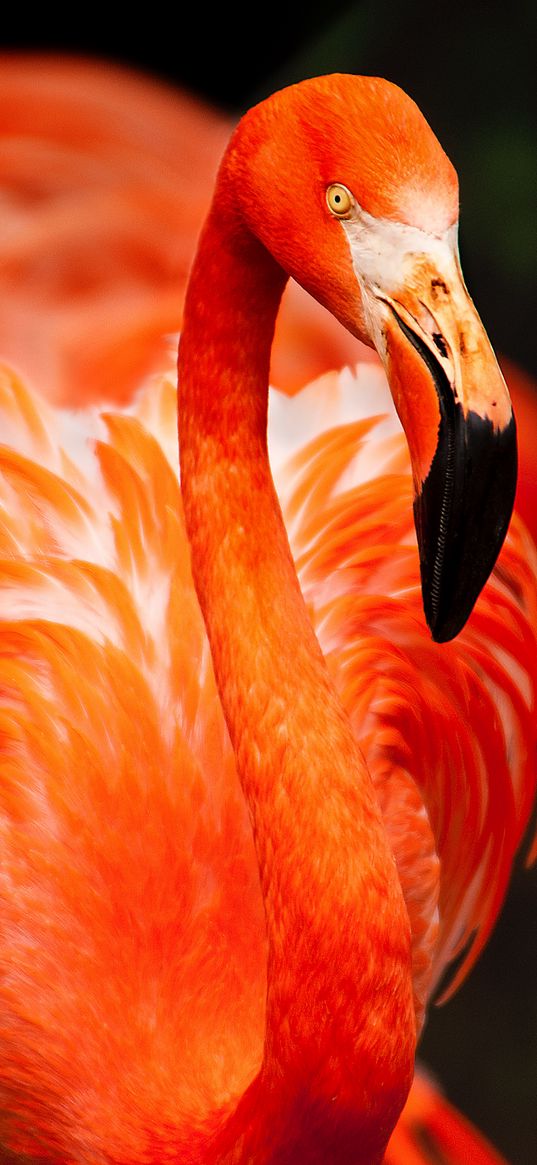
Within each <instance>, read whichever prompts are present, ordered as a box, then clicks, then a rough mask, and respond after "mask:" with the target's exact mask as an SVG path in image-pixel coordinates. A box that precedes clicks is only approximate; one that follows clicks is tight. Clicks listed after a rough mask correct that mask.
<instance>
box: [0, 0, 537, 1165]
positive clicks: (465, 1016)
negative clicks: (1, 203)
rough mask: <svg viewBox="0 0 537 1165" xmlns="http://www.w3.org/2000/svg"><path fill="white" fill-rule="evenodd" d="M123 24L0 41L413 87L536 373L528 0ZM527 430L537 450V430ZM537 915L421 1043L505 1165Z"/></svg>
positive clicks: (489, 290)
mask: <svg viewBox="0 0 537 1165" xmlns="http://www.w3.org/2000/svg"><path fill="white" fill-rule="evenodd" d="M171 12H173V14H174V15H173V19H174V22H176V24H175V23H174V24H173V25H172V24H171V20H172V17H171V15H170V13H171ZM122 20H123V23H122V25H121V27H120V29H119V30H118V31H114V29H113V28H111V27H110V23H109V21H108V20H107V19H106V18H105V16H99V15H98V13H97V12H96V10H95V9H94V8H93V7H89V8H85V9H83V10H80V9H75V10H74V11H73V12H71V13H69V12H68V13H67V15H66V17H65V18H64V19H63V20H62V21H61V22H60V20H59V18H58V17H56V18H54V17H51V16H50V14H49V13H47V15H46V17H45V16H39V15H38V14H37V15H33V16H32V22H31V27H29V24H30V22H29V19H28V16H27V15H26V14H25V18H24V21H23V19H22V17H21V19H20V21H19V23H17V17H16V15H15V16H14V15H13V14H11V15H10V16H9V17H8V18H7V21H6V22H4V18H2V24H3V25H4V28H3V34H0V35H3V43H2V44H1V45H0V47H1V48H2V49H4V50H7V51H9V52H11V53H13V52H15V51H16V50H20V49H23V50H25V51H29V50H38V51H42V50H47V51H54V52H60V53H64V54H73V53H75V54H81V55H83V56H88V55H89V56H91V57H95V58H98V59H100V60H105V61H109V62H111V63H121V64H124V65H128V66H130V67H134V68H135V69H141V70H143V71H144V72H145V73H146V74H149V75H150V76H152V77H155V78H158V79H160V80H161V81H163V82H165V83H166V84H168V85H170V86H172V87H175V86H179V87H181V88H182V89H185V88H186V89H188V90H190V91H191V92H192V93H194V94H196V95H197V96H198V97H200V98H201V99H203V100H204V101H207V102H209V103H210V104H211V105H213V106H215V107H217V108H218V109H219V110H221V111H222V112H223V113H224V114H225V115H226V117H227V118H228V119H234V118H236V117H238V115H239V114H240V113H241V112H242V111H243V110H244V109H245V108H246V107H248V106H249V105H250V104H252V102H254V101H256V100H258V99H260V98H262V97H263V96H265V95H266V94H267V93H269V92H271V91H272V90H273V89H275V88H277V87H279V86H281V85H284V84H288V83H290V82H293V81H296V80H299V79H301V78H303V77H306V76H311V75H315V74H318V73H326V72H332V71H343V72H358V73H368V74H374V75H380V76H385V77H388V78H389V79H390V80H392V81H395V82H397V83H398V84H400V85H401V86H402V87H403V88H404V89H406V90H407V92H408V93H409V94H410V95H411V96H412V97H413V98H414V99H415V100H416V101H417V103H418V105H419V106H420V108H421V109H422V111H423V112H424V113H425V115H426V117H427V119H428V120H429V122H430V123H431V125H432V127H433V129H434V130H435V132H436V133H437V135H438V137H439V139H440V141H441V142H442V144H443V146H444V147H445V149H446V151H447V153H448V154H449V156H450V157H451V159H452V161H453V162H454V164H455V166H456V168H457V170H458V172H459V176H460V184H461V256H462V264H463V270H464V272H465V277H466V281H467V284H468V286H469V289H470V292H471V294H472V296H473V298H474V299H475V301H476V303H477V306H478V310H479V311H480V314H481V316H482V318H483V320H484V322H485V326H486V328H487V330H488V332H489V335H490V338H491V340H492V342H493V345H494V347H495V348H496V350H497V351H498V352H499V353H501V354H502V355H503V356H504V357H507V358H508V359H510V360H513V361H515V362H516V364H517V365H518V367H519V368H520V369H522V370H523V371H525V372H526V373H528V374H530V376H533V377H537V343H536V331H537V320H536V312H537V243H536V239H537V101H536V95H537V87H536V85H535V76H534V74H535V60H536V56H537V6H536V5H535V4H534V3H530V2H529V0H528V2H527V3H524V2H521V0H514V2H511V3H509V4H508V5H506V4H505V3H499V2H496V0H492V2H489V3H485V2H483V3H479V2H478V3H468V4H466V5H460V6H458V7H456V6H455V5H452V6H450V5H446V4H431V3H430V0H429V2H425V0H407V2H405V3H403V2H400V0H392V2H390V0H362V2H356V0H354V2H353V3H348V2H347V3H344V2H342V0H331V3H330V4H329V5H327V4H324V3H323V4H321V3H318V2H317V0H313V2H311V3H309V4H308V5H307V6H306V5H304V6H298V5H292V4H290V3H289V2H287V3H286V4H283V3H276V4H274V3H273V4H271V5H270V6H268V5H263V6H260V7H259V8H253V7H252V8H251V9H249V10H248V9H244V10H241V9H237V8H236V7H235V6H229V5H220V6H219V7H218V8H216V9H215V10H213V11H210V12H209V11H208V10H207V8H206V6H204V5H198V6H195V5H194V6H189V7H188V12H185V11H183V10H182V9H181V8H179V7H175V8H174V9H171V8H169V7H166V8H164V6H161V5H158V4H153V5H152V6H151V10H150V12H149V13H148V12H146V11H141V12H140V15H139V16H138V17H134V15H131V17H130V19H129V20H128V22H126V19H125V18H124V17H123V18H122ZM1 116H2V112H1V110H0V118H1ZM178 148H180V146H178ZM195 182H196V174H195V172H194V173H193V174H192V184H193V186H194V188H195ZM525 437H526V439H527V441H529V442H530V447H533V442H534V441H535V443H536V444H535V458H536V460H537V431H534V432H533V433H526V434H525ZM520 866H521V867H522V862H521V863H520ZM536 919H537V874H536V871H535V870H533V871H530V872H528V871H525V870H523V869H522V868H519V870H518V871H517V872H516V873H515V875H514V878H513V882H512V888H511V892H510V895H509V899H508V901H507V903H506V906H505V909H504V911H503V915H502V919H501V921H500V924H499V926H498V927H497V930H496V932H495V934H494V936H493V938H492V940H491V942H490V943H489V945H488V948H487V950H486V951H485V953H484V955H483V956H482V958H481V960H480V962H479V965H478V967H477V968H476V969H475V970H474V972H473V973H472V975H471V977H470V979H469V981H468V982H467V983H465V984H464V986H463V988H462V989H461V990H460V992H459V993H458V995H457V996H456V997H455V998H454V999H453V1000H451V1001H450V1002H449V1003H447V1004H446V1005H445V1006H443V1007H441V1008H436V1007H435V1008H432V1010H431V1015H430V1019H429V1024H428V1027H427V1030H426V1034H425V1037H424V1039H423V1043H422V1047H421V1058H422V1060H423V1061H424V1062H425V1063H426V1064H427V1065H428V1066H429V1067H430V1068H431V1070H432V1071H433V1073H434V1074H435V1075H436V1076H437V1077H438V1079H439V1080H440V1081H441V1082H442V1085H443V1086H444V1088H445V1090H446V1092H447V1094H448V1095H449V1097H450V1098H451V1099H452V1100H453V1101H454V1102H455V1103H456V1104H457V1105H458V1106H459V1107H460V1108H461V1109H462V1110H463V1111H464V1112H466V1113H467V1114H468V1115H469V1116H470V1117H471V1118H472V1119H473V1120H474V1121H475V1122H476V1123H477V1125H478V1126H479V1127H480V1128H481V1129H482V1130H483V1131H484V1132H486V1133H487V1135H488V1136H489V1137H490V1139H491V1140H492V1141H493V1142H494V1143H495V1144H496V1146H497V1147H498V1148H499V1149H500V1150H502V1151H503V1152H504V1153H505V1155H506V1156H507V1157H508V1159H509V1160H510V1161H511V1162H512V1165H534V1162H535V1161H537V986H536V981H535V968H536V966H537V921H536ZM439 1165H443V1163H440V1162H439Z"/></svg>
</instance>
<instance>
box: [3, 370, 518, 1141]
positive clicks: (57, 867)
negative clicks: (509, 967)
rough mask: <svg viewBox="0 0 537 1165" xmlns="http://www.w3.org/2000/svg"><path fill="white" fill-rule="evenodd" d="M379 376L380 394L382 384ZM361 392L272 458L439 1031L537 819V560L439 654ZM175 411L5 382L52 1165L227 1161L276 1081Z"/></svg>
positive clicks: (30, 974) (10, 898)
mask: <svg viewBox="0 0 537 1165" xmlns="http://www.w3.org/2000/svg"><path fill="white" fill-rule="evenodd" d="M359 376H360V379H361V384H360V387H361V388H362V389H365V388H366V383H367V377H368V376H369V379H370V381H371V383H372V385H373V388H375V389H377V388H378V389H379V390H380V391H382V389H381V377H380V374H379V372H378V370H377V369H375V368H373V369H372V370H371V371H370V372H369V373H368V372H367V371H364V370H362V371H361V372H360V374H359ZM340 398H341V402H342V403H341V410H342V411H341V413H339V411H338V402H339V399H340ZM347 400H348V391H347V392H346V386H345V378H344V377H343V379H340V380H338V378H336V377H331V378H327V380H326V381H325V382H323V383H320V384H319V385H317V386H314V387H312V389H311V390H309V393H308V394H307V395H305V397H304V399H303V400H302V401H300V402H299V401H296V402H290V401H288V402H285V401H282V400H280V401H279V402H277V404H276V405H275V408H276V409H278V408H279V409H280V410H281V411H282V413H283V415H282V418H281V430H282V431H283V435H284V438H285V442H284V443H287V445H288V444H289V432H290V428H291V418H293V417H294V414H295V413H299V414H300V413H301V412H302V409H304V414H305V417H306V418H307V419H309V418H310V417H311V415H312V413H313V412H314V411H317V410H318V411H319V413H320V414H321V415H322V416H324V421H325V423H326V422H328V429H329V431H328V432H327V433H325V434H324V435H317V436H316V437H314V438H313V444H310V445H307V446H306V447H305V448H302V449H300V450H299V451H298V452H294V454H293V457H292V460H291V463H289V455H290V452H291V451H290V450H289V448H287V450H286V451H285V452H284V453H282V452H279V451H278V439H277V437H276V436H275V437H274V438H273V443H274V459H275V460H276V461H278V460H279V461H280V462H281V463H282V464H281V467H280V470H279V473H278V475H277V484H278V485H279V491H280V497H281V499H282V504H283V506H284V512H285V515H286V519H287V524H288V528H289V529H290V531H291V539H292V548H293V553H294V556H295V559H296V561H297V566H298V569H299V575H300V581H301V586H302V589H303V592H304V594H305V597H306V601H307V603H308V606H309V609H310V612H311V615H312V617H313V621H314V625H315V627H316V630H317V634H318V637H319V641H320V643H321V647H322V649H323V651H324V654H325V657H326V659H327V661H328V665H329V670H330V674H331V675H332V676H333V679H334V682H335V684H336V686H337V688H338V691H339V694H340V696H341V698H342V700H343V703H344V705H345V707H346V709H347V711H348V713H349V716H350V720H351V723H352V726H353V730H354V733H355V735H356V738H357V739H358V741H359V743H360V746H361V748H362V750H363V752H364V755H365V757H366V760H367V764H368V767H369V770H370V771H371V773H372V775H373V779H374V782H375V788H376V793H377V796H378V799H379V803H380V805H381V808H382V811H383V815H384V818H385V821H386V823H387V829H388V835H389V838H390V841H391V844H392V845H393V848H394V851H395V853H396V858H397V862H398V872H399V876H400V879H401V883H402V886H403V890H404V892H405V900H406V903H407V907H408V909H409V913H410V918H411V922H412V931H413V970H414V988H415V998H416V1006H417V1010H418V1014H419V1015H421V1014H422V1011H423V1007H424V1004H425V999H426V997H427V995H428V994H429V992H430V991H431V987H432V983H433V982H437V981H438V979H439V977H440V975H441V973H442V971H443V970H444V968H445V967H446V965H447V964H448V963H449V962H450V961H451V960H452V959H453V958H455V957H456V956H458V955H459V954H460V953H461V952H463V951H467V956H466V961H465V968H466V969H468V967H469V965H470V964H471V962H472V960H473V959H474V958H475V957H476V956H477V953H478V951H479V949H480V947H481V946H482V943H483V942H484V941H485V939H486V937H487V934H488V933H489V931H490V927H491V926H492V925H493V922H494V919H495V917H496V915H497V911H498V909H499V907H500V905H501V901H502V898H503V894H504V892H505V886H506V882H507V878H508V874H509V869H510V865H511V861H512V858H513V854H514V852H515V850H516V848H517V846H518V844H519V842H520V839H521V837H522V834H523V831H524V827H525V824H526V822H527V819H528V816H529V812H530V809H531V803H532V798H533V793H534V785H533V781H534V776H533V769H532V764H531V759H532V758H531V751H532V749H533V746H534V727H533V715H534V704H535V664H534V659H535V651H534V647H533V644H534V634H533V631H532V630H531V628H532V626H534V625H535V602H536V592H535V562H534V550H533V547H532V544H531V542H530V540H529V538H528V536H527V535H526V534H525V532H524V530H523V528H522V527H521V526H520V525H518V524H515V525H514V527H513V528H512V532H511V535H510V537H509V541H508V544H507V545H506V547H505V550H504V552H503V554H502V558H501V561H500V564H499V567H498V570H497V573H496V577H495V579H494V580H493V581H492V582H491V583H490V584H489V586H488V587H487V589H486V591H485V592H484V595H483V597H482V599H481V600H480V602H479V604H478V607H477V609H476V612H475V614H474V616H473V618H472V620H471V623H470V624H469V626H468V629H467V630H466V631H465V632H464V633H463V634H462V635H461V636H460V637H459V638H458V640H457V641H456V642H455V643H454V644H452V645H449V646H447V647H445V646H444V647H442V648H440V647H438V646H437V645H434V644H432V643H431V641H430V639H429V636H428V633H427V632H426V629H425V625H424V623H423V617H422V615H421V612H420V601H419V583H418V572H417V561H416V554H415V547H414V539H413V533H412V528H411V519H410V508H411V481H410V475H409V471H408V462H407V459H406V454H405V453H404V451H403V448H402V446H401V441H400V438H399V437H398V436H394V435H391V434H390V435H388V436H386V435H384V436H383V435H382V431H381V435H380V437H379V436H378V435H377V429H378V426H376V425H375V424H374V423H373V422H371V421H369V420H366V419H364V418H363V417H362V418H360V419H358V420H354V421H353V422H351V423H350V424H345V426H344V427H343V428H341V427H334V426H338V422H340V421H341V420H342V419H344V420H345V421H347V420H348V416H347V415H346V413H345V403H346V402H347ZM175 407H176V406H175V398H174V393H173V388H172V385H171V383H170V380H169V379H164V380H162V381H160V382H159V383H158V384H152V385H151V388H150V389H149V390H148V391H147V392H145V393H144V394H143V396H141V397H140V399H139V400H138V402H137V404H136V406H134V407H133V408H132V409H131V410H130V414H123V415H119V414H116V415H113V414H110V415H107V416H106V417H105V418H104V419H102V420H99V419H97V418H96V417H89V416H88V417H86V418H79V419H78V420H77V421H76V423H74V422H73V421H72V419H71V418H69V416H68V415H66V416H64V415H62V414H59V413H58V414H55V413H52V412H50V411H49V410H48V409H47V408H46V407H44V406H42V404H41V403H39V405H35V404H33V403H32V401H31V398H30V397H29V396H28V394H27V391H26V390H25V389H24V388H23V387H22V386H21V385H20V384H19V383H18V382H17V381H16V380H15V379H14V378H13V377H12V376H11V375H10V374H8V373H6V374H5V377H4V384H3V393H2V421H3V433H6V432H7V442H6V447H5V449H3V450H2V454H3V456H2V487H1V488H2V503H3V506H4V508H3V509H2V523H3V524H2V528H1V542H0V546H1V555H2V563H1V567H0V577H1V587H2V593H3V596H4V598H5V602H4V598H3V600H2V611H3V612H4V613H5V615H6V619H5V628H4V630H5V635H3V647H2V652H3V654H2V679H1V681H0V682H1V685H2V692H3V696H4V699H3V707H4V730H5V732H4V733H3V744H2V748H3V766H4V771H3V780H2V789H3V793H2V796H3V798H4V803H3V818H2V821H3V830H4V833H5V846H6V855H7V856H6V873H5V877H6V887H7V893H6V894H5V897H4V899H3V924H5V931H4V934H5V939H4V947H3V955H2V961H3V964H4V966H5V967H6V968H7V969H8V970H7V974H6V978H5V980H4V985H3V987H2V996H1V998H2V1007H3V1016H4V1018H3V1024H4V1030H5V1035H6V1044H5V1048H6V1055H5V1061H4V1071H3V1080H2V1090H3V1097H4V1099H3V1111H2V1125H1V1130H2V1131H1V1134H0V1135H1V1137H2V1138H3V1142H4V1144H5V1146H6V1152H8V1151H9V1152H13V1153H16V1154H19V1155H22V1156H23V1157H24V1156H26V1157H30V1159H35V1160H41V1159H44V1160H47V1159H48V1160H50V1159H52V1160H57V1161H58V1162H63V1161H68V1160H82V1161H86V1160H87V1161H93V1160H99V1159H103V1160H110V1161H114V1162H123V1163H127V1162H131V1163H135V1162H137V1161H141V1160H150V1161H155V1162H157V1161H165V1160H181V1161H189V1160H192V1161H197V1160H209V1159H213V1158H212V1157H211V1155H210V1154H211V1148H210V1145H211V1137H212V1134H213V1132H214V1131H215V1127H216V1124H214V1125H213V1124H212V1123H211V1121H212V1118H211V1115H210V1114H211V1113H218V1114H219V1116H218V1120H219V1121H220V1120H221V1116H222V1113H224V1112H226V1111H227V1110H231V1107H232V1105H233V1103H234V1100H235V1098H236V1096H237V1095H238V1094H239V1093H240V1092H241V1091H243V1090H244V1088H246V1087H247V1085H248V1083H249V1082H250V1081H251V1080H252V1079H253V1077H254V1076H255V1073H256V1071H257V1069H258V1067H259V1062H260V1055H261V1049H262V1042H263V1027H264V993H265V983H266V949H265V939H264V935H265V923H264V917H263V906H262V899H261V896H260V891H259V882H258V872H257V865H256V859H255V853H254V849H253V845H252V838H251V828H250V823H249V820H248V816H247V813H246V810H245V805H244V801H243V797H242V795H241V791H240V787H239V785H238V782H237V778H236V773H235V764H234V760H233V755H232V751H231V748H230V744H229V739H228V735H227V731H226V728H225V724H224V721H223V717H222V712H221V709H220V706H219V702H218V698H217V695H216V689H215V683H214V677H213V672H212V666H211V662H210V655H209V649H208V645H207V642H206V638H205V632H204V628H203V623H202V620H201V616H200V613H199V609H198V606H197V601H196V598H195V594H194V591H193V588H192V582H191V577H190V568H189V563H188V549H187V543H186V539H185V534H184V528H183V522H182V515H181V501H180V494H179V490H178V485H177V479H176V464H175V439H174V424H175ZM385 408H386V403H385V401H382V405H380V404H375V406H374V409H375V411H381V410H382V411H384V409H385ZM293 410H294V412H293ZM79 430H80V431H79ZM80 433H82V434H85V433H89V434H90V435H91V436H92V437H93V438H94V440H95V444H94V446H93V448H87V446H86V445H85V444H84V441H83V438H82V437H81V435H80ZM372 461H373V462H374V464H375V470H376V472H377V473H378V465H379V461H380V463H381V464H382V468H383V473H382V475H381V476H380V477H379V478H378V480H377V481H376V482H375V483H374V484H373V482H372V480H371V476H372ZM285 462H286V464H284V463H285ZM386 527H389V529H390V532H391V533H390V537H391V541H389V542H387V541H386V534H385V531H386ZM193 661H194V662H193ZM439 724H442V726H443V727H442V730H440V729H439ZM469 724H471V726H472V733H471V734H470V733H469V732H468V725H469ZM429 725H430V727H429ZM446 741H449V748H447V747H446ZM490 772H493V773H494V790H492V789H490V788H489V784H488V779H487V775H488V773H490ZM4 773H5V776H4ZM74 774H76V777H75V776H74ZM424 806H425V808H426V810H427V812H426V813H424ZM409 822H411V823H412V825H411V828H409ZM469 843H470V844H469ZM418 871H419V874H418ZM437 902H438V904H439V932H438V933H437V915H436V907H437ZM334 910H335V911H336V913H337V905H336V904H334ZM474 936H475V937H474ZM469 944H470V946H469ZM468 947H469V950H468ZM460 974H462V972H460V973H459V977H460ZM36 1052H37V1054H36ZM394 1151H395V1150H394Z"/></svg>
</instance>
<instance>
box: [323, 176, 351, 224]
mask: <svg viewBox="0 0 537 1165" xmlns="http://www.w3.org/2000/svg"><path fill="white" fill-rule="evenodd" d="M326 202H327V205H328V209H329V210H330V211H331V212H332V214H333V215H335V217H336V218H350V216H351V214H352V212H353V210H354V207H355V202H354V198H353V195H352V194H351V192H350V190H347V187H346V186H343V185H342V183H341V182H333V183H332V185H331V186H328V187H327V191H326Z"/></svg>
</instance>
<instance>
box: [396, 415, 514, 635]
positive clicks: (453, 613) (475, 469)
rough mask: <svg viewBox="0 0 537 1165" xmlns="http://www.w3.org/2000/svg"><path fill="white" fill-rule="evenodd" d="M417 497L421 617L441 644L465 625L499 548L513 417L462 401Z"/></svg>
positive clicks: (505, 519)
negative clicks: (499, 420)
mask: <svg viewBox="0 0 537 1165" xmlns="http://www.w3.org/2000/svg"><path fill="white" fill-rule="evenodd" d="M442 429H443V426H441V429H440V435H439V442H438V447H437V452H436V454H435V457H434V459H433V462H432V465H431V469H430V471H429V474H428V476H427V478H426V480H425V482H424V484H423V487H422V490H421V492H420V494H419V495H418V496H417V497H416V500H415V502H414V516H415V523H416V532H417V536H418V545H419V550H420V566H421V580H422V593H423V605H424V611H425V617H426V620H427V623H428V626H429V628H430V631H431V634H432V637H433V639H434V640H435V641H436V642H437V643H446V642H448V641H449V640H450V639H454V638H455V636H456V635H458V634H459V632H460V631H461V630H462V628H463V627H464V625H465V623H466V621H467V619H468V618H469V616H470V615H471V613H472V611H473V608H474V605H475V603H476V601H477V599H478V598H479V595H480V594H481V591H482V589H483V587H484V586H485V583H486V582H487V579H488V577H489V575H490V573H491V571H492V569H493V567H494V564H495V562H496V560H497V558H498V555H499V553H500V550H501V548H502V545H503V542H504V539H505V536H506V534H507V530H508V527H509V522H510V519H511V514H512V510H513V504H514V498H515V491H516V479H517V444H516V426H515V420H514V417H512V418H511V420H510V422H509V424H508V425H507V426H505V427H504V428H503V429H498V428H494V426H493V424H492V422H491V421H489V420H488V419H486V418H485V419H484V418H482V417H480V416H478V415H477V414H476V413H472V412H469V413H467V415H466V416H464V415H463V412H462V409H461V408H460V406H459V405H457V406H456V410H455V415H454V416H453V417H451V418H450V423H449V424H448V425H447V426H446V429H445V430H444V431H442Z"/></svg>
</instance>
